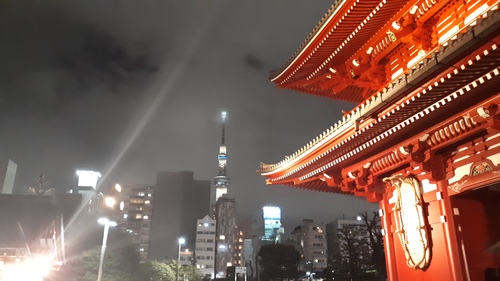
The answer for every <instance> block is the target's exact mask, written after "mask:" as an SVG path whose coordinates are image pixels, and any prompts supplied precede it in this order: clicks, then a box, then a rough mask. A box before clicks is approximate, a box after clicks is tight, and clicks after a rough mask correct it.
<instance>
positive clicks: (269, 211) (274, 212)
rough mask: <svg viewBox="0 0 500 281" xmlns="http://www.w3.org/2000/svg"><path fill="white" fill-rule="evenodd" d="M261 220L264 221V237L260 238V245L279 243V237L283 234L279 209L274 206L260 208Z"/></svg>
mask: <svg viewBox="0 0 500 281" xmlns="http://www.w3.org/2000/svg"><path fill="white" fill-rule="evenodd" d="M262 218H263V219H264V235H263V236H262V238H261V240H262V243H263V244H276V243H280V241H281V237H280V235H281V234H282V233H283V227H282V226H281V208H280V207H275V206H264V207H262Z"/></svg>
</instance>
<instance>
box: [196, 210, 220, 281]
mask: <svg viewBox="0 0 500 281" xmlns="http://www.w3.org/2000/svg"><path fill="white" fill-rule="evenodd" d="M215 227H216V226H215V220H214V219H212V218H211V217H210V216H208V215H206V216H205V217H204V218H202V219H199V220H198V221H197V226H196V248H195V250H194V251H195V256H196V259H195V260H196V268H197V269H198V270H199V271H200V272H201V273H202V274H203V276H208V277H210V278H211V279H212V278H213V277H214V266H215Z"/></svg>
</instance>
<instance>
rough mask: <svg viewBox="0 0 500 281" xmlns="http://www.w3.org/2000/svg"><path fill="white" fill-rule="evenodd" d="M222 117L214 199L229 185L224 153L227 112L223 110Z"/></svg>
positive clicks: (224, 192)
mask: <svg viewBox="0 0 500 281" xmlns="http://www.w3.org/2000/svg"><path fill="white" fill-rule="evenodd" d="M221 117H222V142H221V146H220V148H219V155H218V156H217V161H218V162H219V174H218V175H217V176H216V177H214V186H215V201H217V199H219V198H220V197H221V196H222V195H224V194H226V193H227V188H228V187H229V177H228V176H227V175H226V169H227V160H228V157H227V154H226V145H225V141H226V119H227V112H225V111H223V112H222V113H221Z"/></svg>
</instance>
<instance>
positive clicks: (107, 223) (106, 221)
mask: <svg viewBox="0 0 500 281" xmlns="http://www.w3.org/2000/svg"><path fill="white" fill-rule="evenodd" d="M97 222H98V223H100V224H103V225H104V233H103V235H102V248H101V259H100V260H99V272H98V273H97V281H101V278H102V268H103V265H104V253H105V252H106V243H107V241H108V232H109V227H110V226H117V223H116V222H114V221H110V220H109V219H107V218H100V219H98V220H97Z"/></svg>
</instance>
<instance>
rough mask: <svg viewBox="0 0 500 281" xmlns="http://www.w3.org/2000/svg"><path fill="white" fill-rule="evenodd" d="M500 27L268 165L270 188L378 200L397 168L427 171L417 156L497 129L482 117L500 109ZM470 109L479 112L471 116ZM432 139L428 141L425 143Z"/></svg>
mask: <svg viewBox="0 0 500 281" xmlns="http://www.w3.org/2000/svg"><path fill="white" fill-rule="evenodd" d="M499 25H500V17H499V16H498V11H490V12H489V15H488V17H487V18H485V19H482V20H479V21H478V22H477V25H475V26H471V27H469V28H468V32H467V33H462V34H459V35H458V36H457V38H455V39H454V40H450V41H448V42H446V44H443V45H444V46H442V47H440V49H439V51H438V52H436V53H434V54H433V56H431V57H429V58H427V59H425V60H423V61H422V62H421V63H420V64H419V65H417V66H416V67H415V68H414V69H413V70H412V71H411V72H409V73H408V74H406V75H402V76H400V77H398V78H396V79H395V80H393V81H392V83H391V84H390V85H389V86H388V87H385V88H384V89H383V90H381V91H379V92H378V93H377V94H376V95H373V96H372V97H371V98H370V99H368V100H365V101H364V102H363V103H361V104H360V105H359V106H358V107H356V108H355V109H354V110H353V111H351V112H350V113H349V114H347V115H346V116H344V118H343V119H342V120H341V121H339V123H338V124H336V125H335V127H333V126H332V127H331V128H330V129H328V130H327V131H326V132H325V133H323V134H321V135H320V136H318V137H316V138H315V139H314V140H313V141H311V142H310V143H309V144H307V145H306V146H305V147H304V148H302V149H301V150H299V151H297V152H296V153H294V154H292V155H290V156H288V157H286V158H285V159H284V160H283V161H281V162H280V163H277V164H270V165H262V166H261V169H260V171H259V172H261V173H262V175H264V176H266V177H268V180H267V182H268V184H282V185H289V186H295V187H298V188H303V189H309V190H316V191H324V192H334V193H343V194H354V195H357V196H366V197H367V198H368V200H370V201H378V200H380V196H379V195H380V194H378V193H377V188H379V186H383V183H382V182H381V181H380V179H379V178H380V177H381V176H383V175H384V174H386V173H390V172H391V171H395V170H398V169H414V168H415V167H418V169H423V168H422V165H419V164H418V163H419V162H418V161H417V160H416V159H418V157H417V156H415V155H416V154H415V153H417V152H416V151H419V152H418V153H424V154H426V153H429V152H428V151H430V150H432V151H435V150H437V149H442V148H443V147H446V145H449V144H451V143H453V142H455V141H456V138H458V137H460V138H461V139H463V138H466V137H468V136H471V137H472V136H475V135H476V134H479V135H481V134H482V132H485V130H486V131H488V130H495V129H497V128H498V124H497V123H498V120H497V117H494V116H493V115H492V116H493V117H492V116H490V118H482V117H480V116H481V114H480V113H478V112H479V111H481V110H483V109H488V108H489V110H493V108H494V107H495V106H497V105H498V104H499V103H500V101H498V100H497V99H498V98H497V99H495V98H493V97H494V96H495V95H497V94H498V89H497V88H498V87H496V85H499V83H500V76H499V71H500V69H499V66H498V62H499V61H500V52H499V50H498V44H500V35H499V33H500V32H499V28H498V27H499ZM471 105H475V106H474V108H473V109H472V110H469V108H470V106H471ZM483 115H484V114H483ZM457 116H458V117H457ZM436 120H442V122H436ZM407 135H411V136H414V135H415V136H418V137H415V138H416V139H407V137H406V136H407ZM425 136H428V139H426V140H424V141H422V140H420V138H425ZM400 144H405V145H404V147H406V148H402V146H401V145H400ZM397 145H399V147H397ZM423 147H425V149H424V148H423ZM367 148H369V149H367ZM419 149H420V150H419ZM414 150H415V151H414ZM418 153H417V154H418ZM424 162H425V161H424ZM422 163H423V162H422ZM417 172H418V171H417ZM380 192H381V193H383V190H381V191H380Z"/></svg>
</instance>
